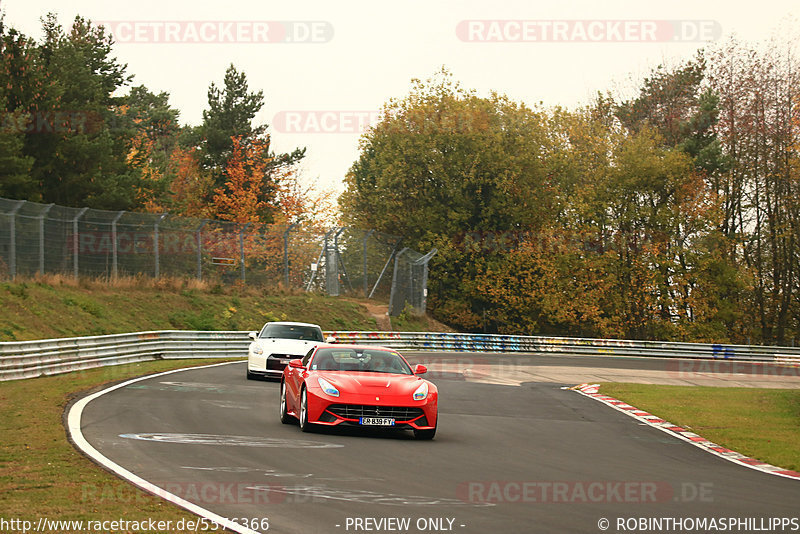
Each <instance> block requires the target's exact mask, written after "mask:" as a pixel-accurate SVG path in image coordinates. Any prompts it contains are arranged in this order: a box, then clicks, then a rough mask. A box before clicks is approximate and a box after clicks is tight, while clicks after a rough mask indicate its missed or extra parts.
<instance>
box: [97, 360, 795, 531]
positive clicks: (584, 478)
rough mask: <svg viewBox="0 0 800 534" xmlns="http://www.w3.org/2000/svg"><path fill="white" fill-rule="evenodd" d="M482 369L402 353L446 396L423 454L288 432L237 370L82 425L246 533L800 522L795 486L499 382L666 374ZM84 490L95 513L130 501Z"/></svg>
mask: <svg viewBox="0 0 800 534" xmlns="http://www.w3.org/2000/svg"><path fill="white" fill-rule="evenodd" d="M474 356H475V357H476V358H478V355H474ZM479 358H480V359H478V360H475V361H477V362H478V364H476V365H475V366H474V367H475V369H472V370H469V372H467V373H464V372H462V371H461V370H460V369H461V368H463V367H464V365H465V362H468V360H469V356H465V355H463V354H449V355H448V354H439V355H431V354H429V353H428V354H409V360H410V361H411V362H412V364H413V363H416V362H422V363H425V364H426V365H428V366H429V367H430V368H431V373H430V375H429V376H428V378H429V379H430V380H432V381H433V382H435V383H436V384H437V385H438V386H439V391H440V407H439V409H440V423H439V430H438V433H437V435H436V439H435V440H433V441H428V442H426V441H414V440H413V438H412V435H411V433H402V432H401V433H396V432H391V431H383V432H364V431H361V430H360V429H326V430H323V431H319V432H315V433H309V434H304V433H302V432H300V430H299V428H298V427H297V426H296V425H282V424H281V423H280V421H279V420H278V388H279V385H278V383H277V382H263V381H250V380H246V379H245V364H244V362H237V363H235V364H230V365H220V366H215V367H209V368H200V369H192V370H186V371H180V372H176V373H171V374H168V375H162V376H155V377H152V378H148V379H145V380H142V381H139V382H136V383H133V384H130V385H128V386H125V387H122V388H119V389H117V390H115V391H112V392H110V393H107V394H105V395H103V396H101V397H99V398H97V399H95V400H94V401H92V402H90V403H89V404H88V405H87V406H86V407H85V409H84V411H83V416H82V419H81V428H82V432H83V435H84V436H85V438H86V440H87V441H88V442H89V443H90V444H91V445H92V446H94V447H95V448H96V449H97V450H98V451H100V452H101V453H102V454H103V455H105V456H106V457H107V458H109V459H110V460H112V461H113V462H115V463H117V464H119V465H121V466H123V467H125V468H126V469H128V470H129V471H131V472H133V473H135V474H136V475H139V476H140V477H142V478H144V479H145V480H147V481H149V482H151V483H153V484H155V485H157V486H159V487H162V488H164V489H166V490H168V491H170V492H171V493H173V494H175V495H178V496H179V497H181V498H184V499H186V500H189V501H191V502H194V503H196V504H198V505H200V506H202V507H203V508H205V509H208V510H211V511H213V512H215V513H217V514H219V515H220V516H223V517H226V518H234V519H236V520H237V522H239V521H241V519H242V518H247V519H249V520H251V521H253V520H254V522H252V523H250V524H251V526H256V527H258V528H255V530H259V531H262V532H266V531H267V528H264V527H266V526H267V521H264V522H261V521H260V520H261V519H265V520H268V531H269V532H287V533H295V532H296V533H317V532H319V533H345V532H415V533H416V532H458V533H464V534H466V533H476V534H477V533H480V534H485V533H489V532H498V533H517V532H520V533H523V532H602V530H601V529H600V528H599V527H598V522H599V521H600V522H601V524H602V521H601V520H602V519H603V518H605V519H608V520H609V521H610V528H609V529H608V530H607V531H608V532H621V531H626V530H622V529H619V528H618V526H619V525H618V520H619V518H622V519H625V520H628V522H627V523H624V524H625V525H626V526H627V531H634V532H637V531H639V532H644V531H646V530H636V528H632V527H635V526H636V524H634V523H631V522H630V518H676V519H682V520H683V521H687V519H694V520H696V519H698V518H737V519H738V520H741V521H742V522H743V523H742V525H743V526H755V527H758V526H759V525H765V524H767V523H760V521H761V520H762V518H765V519H766V520H767V521H768V520H769V518H792V517H798V516H800V513H799V512H798V503H800V483H799V482H798V481H795V480H790V479H786V478H781V477H777V476H774V475H768V474H764V473H760V472H757V471H754V470H751V469H748V468H746V467H741V466H737V465H735V464H733V463H731V462H728V461H725V460H723V459H720V458H718V457H715V456H713V455H710V454H708V453H705V452H703V451H702V450H700V449H698V448H696V447H693V446H691V445H689V444H687V443H684V442H682V441H680V440H677V439H674V438H672V437H670V436H668V435H666V434H664V433H662V432H660V431H658V430H656V429H654V428H651V427H649V426H644V425H641V424H639V423H637V421H636V420H634V419H632V418H630V417H627V416H625V415H624V414H621V413H619V412H617V411H615V410H611V409H609V408H607V407H605V406H603V405H602V404H600V403H598V402H596V401H594V400H592V399H589V398H586V397H584V396H582V395H579V394H578V393H575V392H573V391H567V390H563V389H561V386H564V385H574V384H573V383H565V384H558V383H554V382H533V381H521V382H517V383H514V381H513V380H501V381H495V380H492V375H493V373H492V365H493V364H496V365H498V366H500V367H501V368H505V369H508V368H509V366H510V367H511V368H512V370H513V371H514V372H513V373H511V374H513V375H514V376H517V377H519V376H525V375H524V370H525V368H526V367H527V366H529V365H533V364H535V365H539V366H565V365H568V366H570V367H571V368H573V371H574V369H575V368H581V367H600V366H603V365H605V366H607V367H608V366H610V367H615V366H616V367H619V368H624V369H629V368H647V367H648V366H656V367H659V366H661V367H663V366H664V363H663V362H662V363H659V362H656V361H648V360H642V359H613V358H606V357H563V356H562V357H556V356H550V355H544V356H526V355H502V356H500V355H498V356H497V357H496V358H495V359H493V358H492V357H491V355H479ZM437 362H442V363H441V365H438V363H437ZM493 382H500V383H493ZM506 382H507V383H508V385H507V384H506ZM91 491H92V492H94V495H93V496H92V498H93V499H95V498H124V497H125V496H119V495H108V494H106V493H104V491H103V488H94V489H93V490H91ZM754 518H755V519H754ZM634 521H635V520H634ZM745 521H750V523H744V522H745ZM406 522H407V523H406ZM686 525H688V523H686ZM790 529H791V526H789V527H787V528H786V530H785V531H787V532H788V531H789V530H790ZM653 530H654V529H650V530H649V531H651V532H652V531H653ZM662 530H663V529H662ZM762 530H763V528H762ZM672 531H675V532H680V531H690V530H672ZM691 531H697V530H691ZM728 531H733V532H748V531H756V529H755V528H754V529H752V530H751V529H749V528H741V529H737V530H732V529H731V530H728ZM775 531H781V530H778V529H775Z"/></svg>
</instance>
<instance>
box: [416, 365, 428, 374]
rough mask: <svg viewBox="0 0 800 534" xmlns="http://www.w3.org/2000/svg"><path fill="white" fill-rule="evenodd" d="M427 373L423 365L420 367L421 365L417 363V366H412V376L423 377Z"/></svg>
mask: <svg viewBox="0 0 800 534" xmlns="http://www.w3.org/2000/svg"><path fill="white" fill-rule="evenodd" d="M427 372H428V368H427V367H425V366H424V365H422V364H421V363H418V364H417V365H415V366H414V374H415V375H424V374H425V373H427Z"/></svg>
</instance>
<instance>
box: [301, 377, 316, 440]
mask: <svg viewBox="0 0 800 534" xmlns="http://www.w3.org/2000/svg"><path fill="white" fill-rule="evenodd" d="M299 415H300V417H298V419H300V430H302V431H303V432H311V427H312V426H313V425H312V424H311V423H309V422H308V395H306V388H305V387H304V388H303V389H302V391H301V392H300V414H299Z"/></svg>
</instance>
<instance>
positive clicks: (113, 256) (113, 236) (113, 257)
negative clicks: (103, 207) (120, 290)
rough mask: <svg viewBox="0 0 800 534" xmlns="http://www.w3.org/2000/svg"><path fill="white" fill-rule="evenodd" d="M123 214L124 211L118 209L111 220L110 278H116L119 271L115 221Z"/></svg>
mask: <svg viewBox="0 0 800 534" xmlns="http://www.w3.org/2000/svg"><path fill="white" fill-rule="evenodd" d="M124 214H125V212H124V211H120V212H119V213H117V216H116V217H114V220H113V221H111V278H113V279H114V280H116V279H117V278H118V277H119V272H118V270H117V269H118V268H117V254H118V245H117V222H118V221H119V220H120V219H121V218H122V216H123V215H124Z"/></svg>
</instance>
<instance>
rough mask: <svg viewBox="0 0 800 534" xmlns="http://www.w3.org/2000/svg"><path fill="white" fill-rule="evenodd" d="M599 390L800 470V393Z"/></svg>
mask: <svg viewBox="0 0 800 534" xmlns="http://www.w3.org/2000/svg"><path fill="white" fill-rule="evenodd" d="M600 391H601V392H602V393H604V394H606V395H611V396H612V397H616V398H618V399H620V400H623V401H625V402H627V403H630V404H631V405H633V406H636V407H637V408H641V409H642V410H646V411H648V412H650V413H652V414H655V415H658V416H659V417H661V418H663V419H666V420H667V421H669V422H670V423H674V424H676V425H678V426H682V427H684V428H688V429H691V430H692V431H693V432H696V433H697V434H700V435H701V436H703V437H704V438H706V439H709V440H711V441H713V442H714V443H716V444H718V445H722V446H723V447H727V448H729V449H731V450H734V451H736V452H740V453H742V454H745V455H747V456H751V457H753V458H757V459H759V460H761V461H763V462H767V463H770V464H773V465H776V466H779V467H784V468H787V469H792V470H795V471H800V390H796V389H759V388H718V387H698V386H658V385H645V384H617V383H614V384H603V385H602V387H601V390H600Z"/></svg>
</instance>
